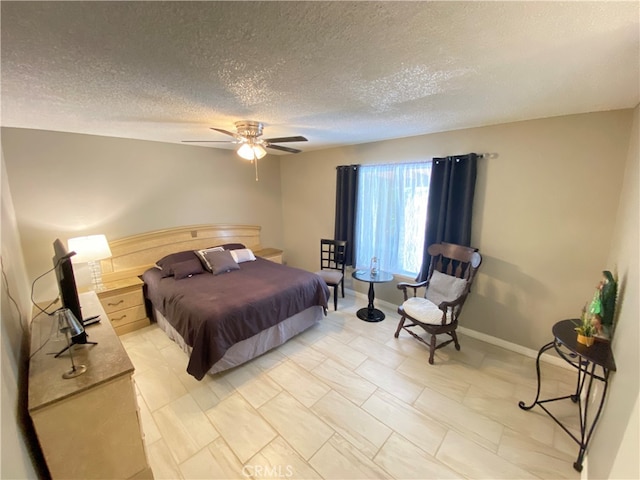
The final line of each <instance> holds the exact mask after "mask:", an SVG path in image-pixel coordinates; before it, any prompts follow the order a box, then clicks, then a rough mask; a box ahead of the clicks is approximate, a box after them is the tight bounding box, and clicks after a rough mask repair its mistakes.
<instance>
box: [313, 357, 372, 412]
mask: <svg viewBox="0 0 640 480" xmlns="http://www.w3.org/2000/svg"><path fill="white" fill-rule="evenodd" d="M311 373H313V374H314V375H315V376H316V377H318V378H319V379H320V380H322V381H323V382H324V383H326V384H327V385H329V386H330V387H331V388H333V389H334V390H335V391H336V392H339V393H340V394H341V395H343V396H345V397H347V398H348V399H349V400H351V401H352V402H353V403H355V404H356V405H362V404H363V403H364V401H365V400H366V399H367V398H369V397H370V396H371V394H372V393H373V392H374V391H375V390H376V386H375V385H374V384H373V383H371V382H370V381H368V380H366V379H364V378H362V377H361V376H360V375H358V374H356V373H354V372H353V371H352V370H350V369H348V368H346V367H344V366H343V365H341V364H339V363H338V362H336V361H334V360H332V359H330V358H328V359H327V360H325V361H324V362H322V363H321V364H320V365H318V366H317V367H316V368H314V369H313V370H312V371H311Z"/></svg>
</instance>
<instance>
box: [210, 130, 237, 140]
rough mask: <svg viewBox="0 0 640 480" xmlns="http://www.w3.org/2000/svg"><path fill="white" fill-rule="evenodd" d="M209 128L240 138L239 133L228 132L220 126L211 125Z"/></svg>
mask: <svg viewBox="0 0 640 480" xmlns="http://www.w3.org/2000/svg"><path fill="white" fill-rule="evenodd" d="M211 130H215V131H216V132H220V133H224V134H225V135H230V136H232V137H234V138H241V136H240V135H238V134H237V133H232V132H229V131H227V130H223V129H221V128H214V127H211Z"/></svg>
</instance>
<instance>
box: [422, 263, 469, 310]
mask: <svg viewBox="0 0 640 480" xmlns="http://www.w3.org/2000/svg"><path fill="white" fill-rule="evenodd" d="M466 287H467V281H466V280H465V279H463V278H458V277H453V276H451V275H446V274H444V273H441V272H439V271H437V270H434V271H433V273H432V274H431V280H430V281H429V288H428V289H427V294H426V298H427V300H431V301H432V302H433V303H435V304H436V305H440V304H441V303H442V302H451V301H453V300H455V299H456V298H458V297H459V296H460V295H462V294H463V293H464V289H465V288H466Z"/></svg>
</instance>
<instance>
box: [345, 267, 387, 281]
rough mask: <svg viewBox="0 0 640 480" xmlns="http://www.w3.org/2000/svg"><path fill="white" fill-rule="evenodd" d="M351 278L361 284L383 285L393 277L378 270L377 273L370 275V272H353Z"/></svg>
mask: <svg viewBox="0 0 640 480" xmlns="http://www.w3.org/2000/svg"><path fill="white" fill-rule="evenodd" d="M351 276H352V277H353V278H355V279H356V280H360V281H361V282H369V283H385V282H390V281H392V280H393V275H392V274H391V273H389V272H383V271H382V270H378V273H376V274H375V275H371V271H370V270H355V271H354V272H353V273H352V274H351Z"/></svg>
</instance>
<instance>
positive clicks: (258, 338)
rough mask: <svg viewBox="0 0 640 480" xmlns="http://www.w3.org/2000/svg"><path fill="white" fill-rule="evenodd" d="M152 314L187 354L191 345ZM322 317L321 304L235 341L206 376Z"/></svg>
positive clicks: (258, 352)
mask: <svg viewBox="0 0 640 480" xmlns="http://www.w3.org/2000/svg"><path fill="white" fill-rule="evenodd" d="M153 315H154V317H155V319H156V321H157V322H158V326H159V327H160V328H161V329H162V330H163V331H164V332H165V333H166V334H167V336H168V337H169V338H170V339H171V340H173V341H174V342H176V343H177V344H178V345H179V346H180V348H182V350H184V351H185V353H187V355H191V347H190V346H189V345H187V343H186V342H185V341H184V339H183V338H182V336H181V335H180V334H179V333H178V332H177V331H176V329H174V328H173V326H172V325H171V324H170V323H169V321H168V320H167V319H166V318H165V317H164V316H163V315H162V314H161V313H160V312H159V311H158V310H157V309H155V308H154V309H153ZM322 317H323V311H322V307H320V306H314V307H310V308H307V309H306V310H304V311H302V312H300V313H297V314H295V315H293V316H292V317H289V318H287V319H285V320H283V321H282V322H280V323H278V324H276V325H274V326H272V327H270V328H268V329H266V330H263V331H262V332H260V333H258V334H257V335H254V336H253V337H250V338H247V339H246V340H242V341H241V342H238V343H236V344H235V345H233V346H232V347H231V348H229V349H228V350H227V352H226V353H225V354H224V356H223V357H222V358H221V359H220V360H218V361H217V362H216V363H215V364H214V365H213V367H211V369H210V370H209V371H208V372H207V373H209V374H210V375H213V374H215V373H219V372H222V371H224V370H228V369H229V368H233V367H237V366H238V365H242V364H243V363H245V362H248V361H249V360H251V359H253V358H256V357H259V356H260V355H262V354H263V353H265V352H268V351H269V350H271V349H273V348H275V347H277V346H280V345H282V344H283V343H285V342H286V341H287V340H289V339H290V338H292V337H295V336H296V335H298V334H299V333H301V332H303V331H305V330H306V329H307V328H309V327H312V326H313V325H315V324H316V323H317V322H319V321H320V320H321V319H322Z"/></svg>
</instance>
